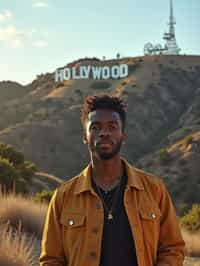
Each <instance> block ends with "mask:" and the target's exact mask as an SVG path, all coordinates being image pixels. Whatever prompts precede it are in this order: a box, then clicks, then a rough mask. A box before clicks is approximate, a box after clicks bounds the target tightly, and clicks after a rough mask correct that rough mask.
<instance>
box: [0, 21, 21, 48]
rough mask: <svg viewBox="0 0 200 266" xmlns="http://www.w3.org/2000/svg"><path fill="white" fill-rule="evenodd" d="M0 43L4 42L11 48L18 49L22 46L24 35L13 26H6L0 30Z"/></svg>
mask: <svg viewBox="0 0 200 266" xmlns="http://www.w3.org/2000/svg"><path fill="white" fill-rule="evenodd" d="M0 41H4V42H6V43H7V44H8V45H9V46H10V47H12V48H20V47H23V46H24V42H25V33H24V32H22V31H19V30H17V28H16V27H15V26H14V25H8V26H6V27H5V28H0Z"/></svg>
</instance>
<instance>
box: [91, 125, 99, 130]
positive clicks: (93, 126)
mask: <svg viewBox="0 0 200 266" xmlns="http://www.w3.org/2000/svg"><path fill="white" fill-rule="evenodd" d="M91 129H92V130H99V129H100V126H98V125H92V126H91Z"/></svg>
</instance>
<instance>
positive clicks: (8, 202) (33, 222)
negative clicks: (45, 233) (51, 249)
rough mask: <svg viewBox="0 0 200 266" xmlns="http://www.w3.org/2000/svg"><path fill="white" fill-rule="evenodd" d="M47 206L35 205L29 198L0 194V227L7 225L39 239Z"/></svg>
mask: <svg viewBox="0 0 200 266" xmlns="http://www.w3.org/2000/svg"><path fill="white" fill-rule="evenodd" d="M46 211H47V204H41V203H35V202H34V201H33V200H32V199H31V198H28V197H22V196H20V195H15V194H13V193H9V194H5V195H4V194H0V225H5V224H6V223H8V222H9V225H10V226H11V227H12V228H13V229H15V230H17V228H18V226H19V224H20V225H21V231H22V232H26V233H29V234H31V235H34V236H35V237H36V238H37V239H40V238H41V235H42V230H43V225H44V220H45V215H46Z"/></svg>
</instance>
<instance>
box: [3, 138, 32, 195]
mask: <svg viewBox="0 0 200 266" xmlns="http://www.w3.org/2000/svg"><path fill="white" fill-rule="evenodd" d="M35 171H36V165H35V164H34V163H33V162H31V161H24V154H23V153H22V152H20V151H16V150H15V149H14V148H13V147H12V146H10V145H7V144H4V143H0V184H1V186H2V188H3V190H5V191H12V190H14V191H15V192H16V193H25V192H27V185H28V184H29V182H30V181H31V178H32V176H33V175H34V173H35Z"/></svg>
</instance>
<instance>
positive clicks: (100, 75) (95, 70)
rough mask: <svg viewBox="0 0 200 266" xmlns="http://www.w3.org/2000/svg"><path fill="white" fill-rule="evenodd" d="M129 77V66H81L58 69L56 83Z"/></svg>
mask: <svg viewBox="0 0 200 266" xmlns="http://www.w3.org/2000/svg"><path fill="white" fill-rule="evenodd" d="M127 76H128V65H126V64H121V65H113V66H90V65H88V66H80V67H78V68H77V67H72V68H69V67H66V68H63V69H57V70H56V72H55V81H56V82H58V81H61V82H62V81H64V80H70V79H89V78H91V79H119V78H125V77H127Z"/></svg>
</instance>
